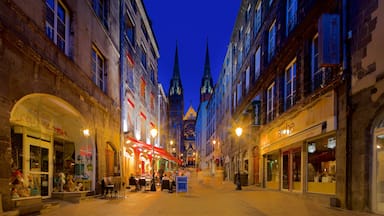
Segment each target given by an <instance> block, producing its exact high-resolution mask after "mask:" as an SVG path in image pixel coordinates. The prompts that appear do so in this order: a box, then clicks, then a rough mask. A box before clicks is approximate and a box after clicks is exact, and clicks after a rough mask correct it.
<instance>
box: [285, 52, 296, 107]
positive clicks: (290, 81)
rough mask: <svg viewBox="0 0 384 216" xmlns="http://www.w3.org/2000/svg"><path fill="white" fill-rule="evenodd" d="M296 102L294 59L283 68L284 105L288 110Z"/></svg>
mask: <svg viewBox="0 0 384 216" xmlns="http://www.w3.org/2000/svg"><path fill="white" fill-rule="evenodd" d="M295 103H296V59H295V60H293V61H292V63H290V64H289V65H288V67H287V68H286V70H285V85H284V105H285V110H288V109H289V108H291V107H292V106H293V105H294V104H295Z"/></svg>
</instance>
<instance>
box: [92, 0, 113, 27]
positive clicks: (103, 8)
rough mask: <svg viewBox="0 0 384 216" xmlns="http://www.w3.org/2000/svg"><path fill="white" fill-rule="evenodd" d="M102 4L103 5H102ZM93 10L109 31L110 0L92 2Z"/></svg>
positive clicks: (93, 0) (94, 0)
mask: <svg viewBox="0 0 384 216" xmlns="http://www.w3.org/2000/svg"><path fill="white" fill-rule="evenodd" d="M100 2H101V4H100ZM92 8H93V11H94V12H95V14H96V16H97V17H98V18H99V20H100V21H101V23H102V24H103V26H104V27H106V28H107V29H108V27H109V25H108V17H109V4H108V0H92Z"/></svg>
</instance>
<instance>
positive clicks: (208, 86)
mask: <svg viewBox="0 0 384 216" xmlns="http://www.w3.org/2000/svg"><path fill="white" fill-rule="evenodd" d="M212 93H213V80H212V76H211V66H210V63H209V50H208V40H207V47H206V51H205V64H204V74H203V78H202V79H201V87H200V102H204V101H207V100H209V98H210V97H211V95H212Z"/></svg>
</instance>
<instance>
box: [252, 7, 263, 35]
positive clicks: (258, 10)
mask: <svg viewBox="0 0 384 216" xmlns="http://www.w3.org/2000/svg"><path fill="white" fill-rule="evenodd" d="M253 25H254V27H253V36H255V37H256V35H257V33H258V32H259V31H260V28H261V1H259V3H258V4H257V6H256V13H255V20H254V23H253Z"/></svg>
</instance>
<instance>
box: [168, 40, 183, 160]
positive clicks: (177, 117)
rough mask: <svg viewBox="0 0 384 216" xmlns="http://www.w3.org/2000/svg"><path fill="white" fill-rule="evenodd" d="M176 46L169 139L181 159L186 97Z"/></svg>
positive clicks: (170, 100)
mask: <svg viewBox="0 0 384 216" xmlns="http://www.w3.org/2000/svg"><path fill="white" fill-rule="evenodd" d="M178 55H179V54H178V48H177V45H176V52H175V61H174V66H173V75H172V79H171V83H170V85H169V92H168V97H169V115H168V116H169V139H170V140H172V141H173V143H174V144H175V148H176V152H175V154H176V155H175V156H177V157H179V158H180V154H181V153H182V152H183V151H184V143H183V115H184V95H183V91H184V90H183V86H182V84H181V78H180V68H179V56H178Z"/></svg>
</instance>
